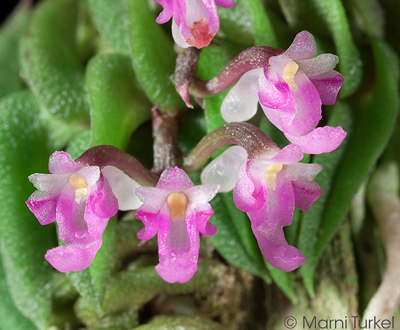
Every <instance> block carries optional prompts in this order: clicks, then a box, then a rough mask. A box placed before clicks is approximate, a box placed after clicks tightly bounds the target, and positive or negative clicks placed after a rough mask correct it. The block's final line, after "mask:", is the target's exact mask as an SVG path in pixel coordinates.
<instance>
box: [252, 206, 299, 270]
mask: <svg viewBox="0 0 400 330" xmlns="http://www.w3.org/2000/svg"><path fill="white" fill-rule="evenodd" d="M271 211H272V210H270V209H269V205H268V207H267V204H265V205H264V207H262V208H261V209H259V210H258V211H256V212H249V213H247V214H248V216H249V218H250V220H251V227H252V230H253V233H254V235H255V237H256V239H257V242H258V245H259V247H260V250H261V253H262V254H263V256H264V258H265V259H266V260H267V261H268V262H269V263H270V264H271V265H272V266H274V267H275V268H277V269H283V270H284V271H286V272H289V271H292V270H294V269H296V268H298V267H299V266H300V265H301V264H302V263H303V262H304V261H305V260H306V259H305V258H304V257H303V255H302V254H301V252H300V251H299V250H298V249H296V248H295V247H294V246H291V245H289V244H288V243H287V241H286V239H285V234H284V232H283V229H282V228H283V224H281V223H278V224H277V225H276V226H271V225H270V224H269V223H268V217H269V216H270V215H269V213H270V212H271Z"/></svg>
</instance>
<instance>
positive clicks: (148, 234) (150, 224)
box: [135, 200, 165, 240]
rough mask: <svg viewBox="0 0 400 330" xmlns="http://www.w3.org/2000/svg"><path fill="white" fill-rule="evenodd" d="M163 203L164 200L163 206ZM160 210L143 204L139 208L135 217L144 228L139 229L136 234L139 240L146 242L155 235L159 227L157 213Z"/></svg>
mask: <svg viewBox="0 0 400 330" xmlns="http://www.w3.org/2000/svg"><path fill="white" fill-rule="evenodd" d="M164 203H165V200H164V202H163V204H164ZM160 209H161V207H160V208H159V209H154V207H153V206H152V205H148V204H143V205H142V206H141V207H139V209H138V210H137V212H136V214H135V217H136V218H137V219H139V220H141V221H142V222H143V224H144V226H145V227H144V228H142V229H140V230H139V232H138V234H137V237H138V238H139V239H141V240H148V239H150V238H152V237H153V236H154V235H155V234H156V233H157V230H158V227H159V221H158V213H159V211H160Z"/></svg>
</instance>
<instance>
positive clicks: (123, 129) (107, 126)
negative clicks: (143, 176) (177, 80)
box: [86, 54, 151, 149]
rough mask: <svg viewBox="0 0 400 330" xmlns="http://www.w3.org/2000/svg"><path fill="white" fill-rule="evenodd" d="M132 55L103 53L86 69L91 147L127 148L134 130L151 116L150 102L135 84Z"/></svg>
mask: <svg viewBox="0 0 400 330" xmlns="http://www.w3.org/2000/svg"><path fill="white" fill-rule="evenodd" d="M134 77H135V74H134V72H133V69H132V62H131V60H130V58H128V57H125V56H122V55H118V54H100V55H97V56H96V57H94V58H92V59H91V61H90V62H89V64H88V67H87V71H86V81H87V86H88V91H89V97H90V103H91V105H92V111H91V114H90V115H91V126H92V127H91V130H92V141H91V146H96V145H101V144H108V145H112V146H115V147H118V148H122V149H124V148H125V147H126V144H127V142H128V139H129V137H130V135H131V133H132V132H133V131H134V130H135V129H136V128H137V127H138V126H139V125H140V124H142V123H143V122H144V121H146V120H148V119H150V117H151V114H150V109H151V104H150V102H149V101H148V100H147V98H146V96H144V95H143V92H141V91H140V90H139V89H138V87H137V86H136V84H135V80H134Z"/></svg>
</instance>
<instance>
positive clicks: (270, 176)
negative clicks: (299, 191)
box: [264, 164, 283, 191]
mask: <svg viewBox="0 0 400 330" xmlns="http://www.w3.org/2000/svg"><path fill="white" fill-rule="evenodd" d="M282 168H283V165H282V164H273V165H270V166H268V167H267V169H266V170H265V172H264V180H265V185H266V186H267V187H268V188H271V189H272V190H273V191H275V189H276V176H277V174H278V173H279V172H280V171H282Z"/></svg>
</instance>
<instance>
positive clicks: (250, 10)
mask: <svg viewBox="0 0 400 330" xmlns="http://www.w3.org/2000/svg"><path fill="white" fill-rule="evenodd" d="M242 4H243V7H244V10H245V11H246V12H247V15H248V17H249V21H250V25H251V30H252V31H253V36H254V40H255V45H256V46H270V47H277V46H278V40H277V38H276V35H275V32H274V29H273V27H272V24H271V21H270V19H269V17H268V14H267V12H266V10H265V7H264V5H263V4H262V2H261V1H258V0H244V1H242Z"/></svg>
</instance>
